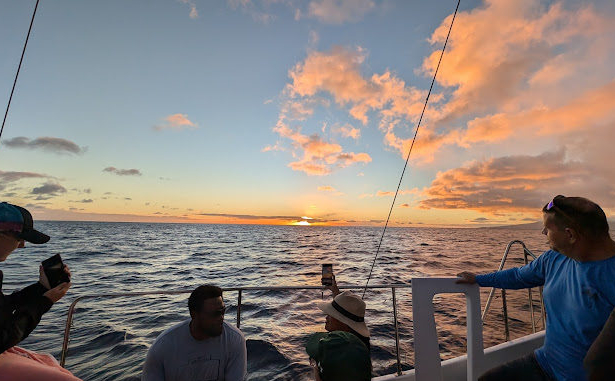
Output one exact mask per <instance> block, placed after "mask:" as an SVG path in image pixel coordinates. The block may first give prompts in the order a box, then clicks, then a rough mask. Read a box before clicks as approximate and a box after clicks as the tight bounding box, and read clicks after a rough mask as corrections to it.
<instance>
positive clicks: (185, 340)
mask: <svg viewBox="0 0 615 381" xmlns="http://www.w3.org/2000/svg"><path fill="white" fill-rule="evenodd" d="M188 309H189V310H190V317H191V319H190V320H186V321H184V322H181V323H179V324H177V325H175V326H173V327H171V328H169V329H167V330H166V331H164V332H163V333H162V334H160V336H158V338H156V340H155V341H154V344H152V346H151V347H150V349H149V351H148V352H147V358H146V359H145V365H144V366H143V377H142V380H143V381H242V380H244V379H245V377H246V370H247V365H246V339H245V338H244V336H243V334H242V333H241V331H240V330H239V329H237V328H235V327H233V326H232V325H230V324H228V323H226V322H224V312H225V310H226V307H225V306H224V301H223V300H222V290H221V289H220V288H219V287H216V286H200V287H197V288H196V289H195V290H194V291H193V292H192V294H190V298H189V299H188Z"/></svg>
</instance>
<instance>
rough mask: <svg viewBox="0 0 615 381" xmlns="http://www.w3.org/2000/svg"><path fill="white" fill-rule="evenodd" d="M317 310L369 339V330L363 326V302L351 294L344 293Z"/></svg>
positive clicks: (319, 306)
mask: <svg viewBox="0 0 615 381" xmlns="http://www.w3.org/2000/svg"><path fill="white" fill-rule="evenodd" d="M318 308H320V309H321V310H322V311H323V312H324V313H326V314H327V315H329V316H331V317H334V318H335V319H337V320H339V321H341V322H342V323H344V324H346V325H347V326H349V327H350V328H352V329H354V330H355V331H356V332H357V333H358V334H360V335H361V336H364V337H369V329H367V326H366V325H365V302H364V301H363V300H361V298H359V297H358V296H357V295H355V294H353V293H352V292H350V291H344V292H342V293H340V294H339V295H337V296H336V297H335V299H333V301H332V302H331V303H321V304H319V305H318Z"/></svg>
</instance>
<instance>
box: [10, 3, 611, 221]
mask: <svg viewBox="0 0 615 381" xmlns="http://www.w3.org/2000/svg"><path fill="white" fill-rule="evenodd" d="M456 3H457V2H456V0H451V1H449V0H446V1H419V0H412V1H409V0H383V1H379V0H313V1H307V0H306V1H299V0H228V1H223V0H219V1H209V0H207V1H206V0H138V1H137V0H134V1H121V0H113V1H74V0H73V1H68V0H53V1H50V0H41V3H40V5H39V9H38V13H37V16H36V19H35V23H34V27H33V31H32V35H31V37H30V42H29V45H28V50H27V52H26V56H25V60H24V64H23V67H22V70H21V73H20V77H19V81H18V83H17V89H16V91H15V94H14V96H13V102H12V105H11V110H10V113H9V116H8V119H7V123H6V126H5V129H4V133H3V135H2V137H1V139H0V200H3V201H8V202H11V203H15V204H18V205H23V206H26V207H27V208H29V209H30V210H31V211H32V213H33V215H34V217H35V218H37V219H54V220H55V219H60V220H96V221H159V222H205V223H269V224H291V223H299V222H302V221H303V223H317V224H329V225H382V224H383V221H384V220H385V219H386V216H387V214H388V211H389V207H390V205H391V202H392V200H393V197H392V195H393V193H394V191H395V189H396V187H397V183H398V181H399V176H400V174H401V171H402V168H403V165H404V160H405V156H406V154H407V150H408V147H409V144H410V141H411V138H412V136H413V135H414V130H415V128H416V124H417V121H418V117H419V115H420V112H421V109H422V107H423V102H424V100H425V96H426V95H427V91H428V89H429V85H430V83H431V78H432V75H433V72H434V70H435V67H436V64H437V60H438V58H439V54H440V50H441V49H442V45H443V43H444V39H445V37H446V33H447V32H448V28H449V25H450V22H451V19H452V14H453V12H454V9H455V5H456ZM34 4H35V0H0V47H2V54H0V104H1V105H2V111H3V112H4V109H5V107H6V102H7V101H8V98H9V94H10V90H11V86H12V83H13V79H14V75H15V71H16V69H17V65H18V62H19V57H20V54H21V49H22V47H23V42H24V40H25V37H26V33H27V30H28V25H29V22H30V17H31V14H32V13H31V12H32V10H33V8H34ZM614 62H615V2H613V1H612V0H603V1H538V0H489V1H466V0H462V2H461V7H460V10H459V14H458V15H457V19H456V20H455V24H454V26H453V30H452V34H451V39H450V40H449V45H448V47H447V51H446V53H445V56H444V59H443V62H442V66H441V68H440V72H439V73H438V77H437V79H436V85H435V87H434V90H433V93H432V95H431V99H430V103H429V105H428V108H427V111H426V115H425V117H424V119H423V124H422V126H421V129H420V130H419V133H418V138H417V142H416V145H415V147H414V150H413V152H412V155H411V159H410V162H409V165H408V169H407V171H406V174H405V176H404V180H403V182H402V186H401V192H400V195H399V197H398V198H397V202H396V204H395V208H394V210H393V213H392V217H391V221H392V224H393V225H397V226H433V225H443V226H484V225H509V224H522V223H528V222H534V221H537V220H539V219H540V213H539V211H540V208H541V207H542V206H543V205H544V204H545V203H547V202H548V201H550V199H552V198H553V196H555V195H557V194H563V195H567V196H576V195H578V196H586V197H588V198H590V199H592V200H594V201H596V202H598V203H599V204H600V205H602V206H603V207H604V208H605V211H606V212H607V215H609V216H613V214H614V213H613V212H615V164H614V163H613V161H614V158H615V155H614V152H615V64H614Z"/></svg>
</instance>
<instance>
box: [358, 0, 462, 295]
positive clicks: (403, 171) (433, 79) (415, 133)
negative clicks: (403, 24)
mask: <svg viewBox="0 0 615 381" xmlns="http://www.w3.org/2000/svg"><path fill="white" fill-rule="evenodd" d="M459 3H461V0H457V7H456V8H455V13H454V14H453V19H452V21H451V25H450V27H449V28H448V34H447V35H446V40H445V41H444V46H443V47H442V52H441V53H440V59H439V60H438V66H436V71H435V72H434V74H433V78H432V80H431V86H429V92H428V93H427V97H426V98H425V104H424V105H423V111H421V116H420V118H419V122H418V124H417V126H416V130H415V131H414V137H413V138H412V144H411V145H410V150H408V155H407V156H406V163H405V164H404V169H403V170H402V171H401V176H400V177H399V183H398V184H397V190H395V196H394V197H393V202H392V203H391V208H390V209H389V215H388V216H387V219H386V222H385V224H384V229H383V230H382V235H381V236H380V242H378V249H377V250H376V255H375V256H374V261H373V262H372V267H371V269H370V270H369V275H368V277H367V282H366V283H365V288H364V289H363V295H362V296H361V299H364V298H365V292H366V291H367V286H368V285H369V280H370V279H371V277H372V272H373V271H374V265H375V264H376V259H377V258H378V254H379V253H380V247H381V246H382V240H383V238H384V233H385V232H386V230H387V226H388V225H389V220H390V219H391V213H392V212H393V207H394V206H395V200H396V199H397V194H398V193H399V188H400V187H401V182H402V180H403V178H404V173H405V172H406V167H407V166H408V161H409V160H410V154H411V153H412V148H413V147H414V142H415V141H416V136H417V134H418V132H419V128H420V127H421V122H422V121H423V115H424V114H425V109H426V108H427V103H428V102H429V96H430V95H431V90H432V89H433V85H434V83H435V81H436V76H437V75H438V70H439V69H440V63H441V62H442V57H444V50H445V49H446V44H447V43H448V38H449V37H450V35H451V30H452V29H453V24H454V23H455V17H456V16H457V11H458V10H459Z"/></svg>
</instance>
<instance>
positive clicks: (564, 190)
mask: <svg viewBox="0 0 615 381" xmlns="http://www.w3.org/2000/svg"><path fill="white" fill-rule="evenodd" d="M610 171H611V173H605V172H603V171H596V170H595V169H593V168H591V167H589V166H588V165H587V164H585V163H583V162H581V161H577V160H570V159H567V158H566V152H565V151H564V150H560V151H557V152H545V153H543V154H540V155H536V156H532V155H517V156H506V157H500V158H493V159H486V160H482V161H475V162H472V163H469V164H467V165H464V166H463V167H460V168H455V169H450V170H447V171H444V172H439V173H438V174H437V175H436V178H435V179H434V180H433V182H432V183H431V185H430V186H429V187H428V188H426V189H425V190H424V191H423V197H424V198H423V200H421V201H420V207H421V208H424V209H432V208H434V209H471V210H476V211H480V212H485V213H490V214H503V213H511V212H525V213H527V212H530V213H535V214H539V211H540V208H541V207H542V206H543V205H544V204H546V203H547V202H548V201H549V200H550V199H551V198H553V196H554V195H556V194H565V195H569V196H577V195H581V196H584V197H589V198H592V199H594V200H595V201H596V202H598V203H599V204H601V205H603V206H604V207H613V206H615V201H613V195H615V185H613V184H612V182H611V181H610V180H609V179H611V178H613V172H614V171H613V170H612V169H611V170H610Z"/></svg>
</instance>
